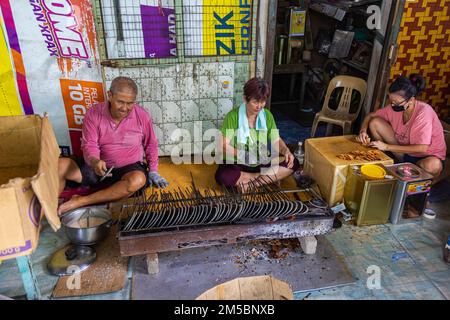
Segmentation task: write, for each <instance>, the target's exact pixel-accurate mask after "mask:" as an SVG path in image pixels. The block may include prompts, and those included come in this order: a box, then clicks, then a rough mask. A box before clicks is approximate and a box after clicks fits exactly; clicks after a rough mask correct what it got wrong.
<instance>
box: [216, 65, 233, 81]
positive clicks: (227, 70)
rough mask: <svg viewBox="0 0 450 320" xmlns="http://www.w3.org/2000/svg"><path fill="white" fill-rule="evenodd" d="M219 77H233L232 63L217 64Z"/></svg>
mask: <svg viewBox="0 0 450 320" xmlns="http://www.w3.org/2000/svg"><path fill="white" fill-rule="evenodd" d="M219 75H222V76H230V77H232V76H233V75H234V62H223V63H219Z"/></svg>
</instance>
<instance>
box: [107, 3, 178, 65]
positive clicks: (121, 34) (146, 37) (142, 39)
mask: <svg viewBox="0 0 450 320" xmlns="http://www.w3.org/2000/svg"><path fill="white" fill-rule="evenodd" d="M101 3H102V14H103V25H104V28H105V35H106V39H105V40H106V49H107V55H108V58H109V59H121V58H122V59H123V58H151V59H152V58H174V57H177V41H176V23H175V7H174V0H136V1H129V0H102V2H101Z"/></svg>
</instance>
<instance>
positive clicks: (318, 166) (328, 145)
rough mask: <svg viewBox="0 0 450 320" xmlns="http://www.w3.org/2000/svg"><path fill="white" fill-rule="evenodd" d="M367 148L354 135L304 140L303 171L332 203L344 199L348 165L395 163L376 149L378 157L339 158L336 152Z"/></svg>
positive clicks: (365, 149)
mask: <svg viewBox="0 0 450 320" xmlns="http://www.w3.org/2000/svg"><path fill="white" fill-rule="evenodd" d="M356 150H360V151H370V150H374V149H373V148H368V147H364V146H363V145H361V144H360V143H358V142H357V141H356V136H339V137H327V138H315V139H308V140H306V144H305V167H304V172H305V174H307V175H309V176H311V177H312V178H313V179H314V180H315V181H316V183H317V188H318V189H319V190H318V191H319V192H320V194H321V195H322V197H323V199H324V200H325V201H326V202H327V203H328V204H329V205H330V206H335V205H336V204H338V203H340V202H342V201H343V199H344V187H345V182H346V181H347V173H348V168H349V167H350V166H352V165H361V164H368V163H372V164H375V163H381V164H383V165H390V164H393V163H394V160H392V159H391V158H390V157H388V156H387V155H386V154H384V153H383V152H381V151H379V153H380V155H381V160H380V161H372V162H371V161H362V160H352V161H347V160H341V159H339V158H338V157H337V156H338V155H340V154H342V153H347V152H351V151H356Z"/></svg>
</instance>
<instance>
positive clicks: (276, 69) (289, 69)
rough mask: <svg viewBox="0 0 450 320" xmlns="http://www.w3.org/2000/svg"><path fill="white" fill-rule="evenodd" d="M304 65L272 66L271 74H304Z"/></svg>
mask: <svg viewBox="0 0 450 320" xmlns="http://www.w3.org/2000/svg"><path fill="white" fill-rule="evenodd" d="M305 66H306V65H305V64H304V63H295V64H279V65H274V66H273V74H292V73H303V72H306V68H305Z"/></svg>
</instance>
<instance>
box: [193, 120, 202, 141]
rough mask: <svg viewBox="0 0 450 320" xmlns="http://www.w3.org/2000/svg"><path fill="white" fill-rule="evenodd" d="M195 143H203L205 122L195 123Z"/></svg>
mask: <svg viewBox="0 0 450 320" xmlns="http://www.w3.org/2000/svg"><path fill="white" fill-rule="evenodd" d="M194 141H195V142H200V141H203V121H194Z"/></svg>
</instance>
